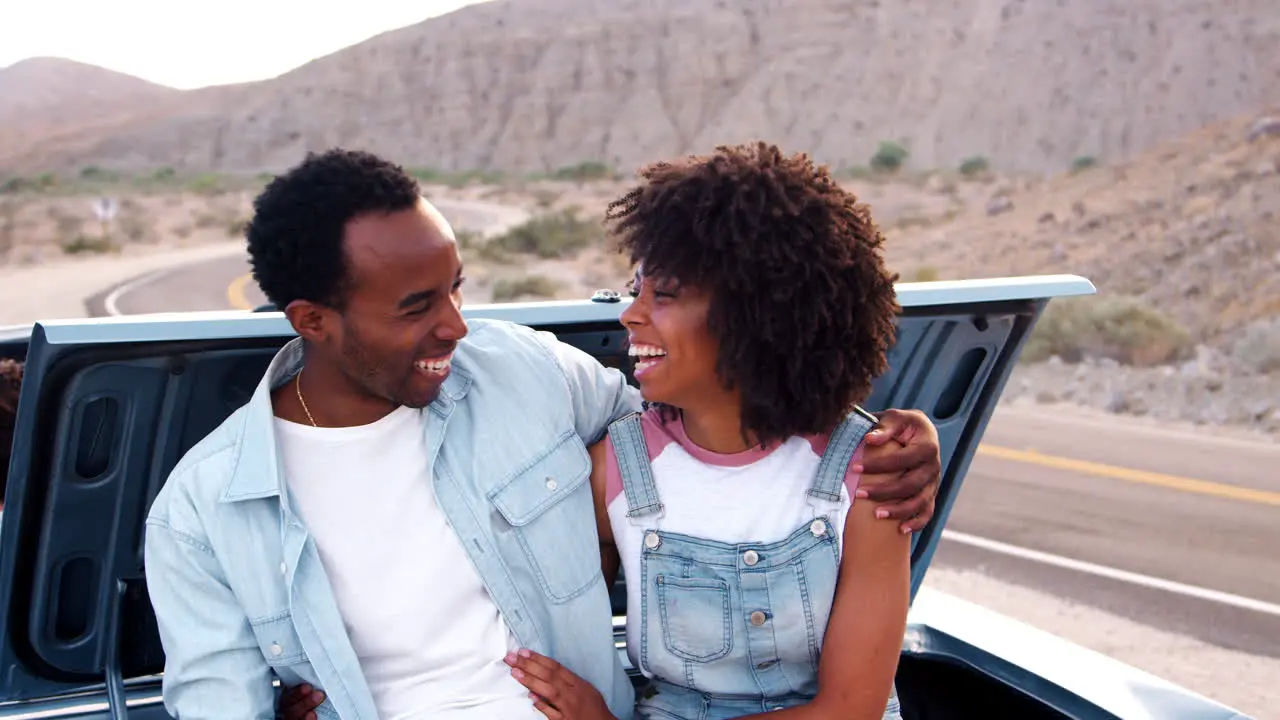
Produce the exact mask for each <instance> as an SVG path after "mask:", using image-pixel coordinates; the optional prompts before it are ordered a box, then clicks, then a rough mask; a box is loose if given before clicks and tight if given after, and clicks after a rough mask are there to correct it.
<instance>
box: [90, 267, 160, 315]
mask: <svg viewBox="0 0 1280 720" xmlns="http://www.w3.org/2000/svg"><path fill="white" fill-rule="evenodd" d="M172 269H173V268H165V269H164V270H154V271H152V272H149V273H147V274H145V275H141V276H138V277H136V278H134V279H132V280H130V281H129V282H127V283H125V284H123V285H120V286H118V287H117V288H116V289H115V290H112V291H111V292H109V293H107V296H106V297H105V298H104V299H103V300H102V309H103V310H106V311H107V314H108V315H113V316H114V315H123V314H124V313H122V312H120V304H119V303H120V298H122V297H124V296H125V294H127V293H130V292H133V291H134V290H137V289H138V288H140V287H142V286H143V285H146V284H147V283H149V282H151V281H152V280H155V279H156V278H158V277H160V276H161V275H163V274H165V273H166V272H169V271H170V270H172Z"/></svg>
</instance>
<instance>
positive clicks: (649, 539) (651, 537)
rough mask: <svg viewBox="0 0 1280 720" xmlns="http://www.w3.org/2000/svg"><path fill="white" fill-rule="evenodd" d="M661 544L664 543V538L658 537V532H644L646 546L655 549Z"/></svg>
mask: <svg viewBox="0 0 1280 720" xmlns="http://www.w3.org/2000/svg"><path fill="white" fill-rule="evenodd" d="M660 544H662V539H661V538H659V537H658V533H656V532H652V531H650V532H647V533H645V534H644V546H645V547H647V548H649V549H650V550H652V549H654V548H656V547H658V545H660Z"/></svg>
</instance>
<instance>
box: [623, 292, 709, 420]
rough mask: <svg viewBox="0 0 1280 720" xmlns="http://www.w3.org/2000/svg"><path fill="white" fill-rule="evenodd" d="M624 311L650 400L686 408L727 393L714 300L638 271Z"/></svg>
mask: <svg viewBox="0 0 1280 720" xmlns="http://www.w3.org/2000/svg"><path fill="white" fill-rule="evenodd" d="M631 295H632V297H633V298H635V299H634V300H633V301H632V303H631V306H630V307H628V308H627V309H626V310H624V311H623V312H622V315H621V320H622V324H623V325H624V326H625V327H626V328H627V337H628V340H629V343H630V346H631V349H630V352H631V356H632V357H633V358H634V359H635V363H636V364H635V378H636V382H638V383H639V384H640V391H641V393H642V394H643V395H644V399H645V400H648V401H649V402H660V403H663V404H665V405H671V406H673V407H679V408H684V407H688V406H689V405H691V404H694V405H696V404H699V403H700V402H703V401H706V400H710V399H713V398H724V396H725V394H726V393H727V391H726V390H725V389H724V387H723V384H722V383H721V381H720V378H719V377H718V376H717V374H716V361H717V358H718V357H719V351H720V346H719V343H718V342H717V341H716V339H715V337H714V336H713V335H712V334H711V329H710V328H709V327H708V325H707V317H708V311H709V309H710V307H711V297H710V296H709V295H708V294H707V293H706V292H704V291H702V290H700V289H698V288H696V287H693V286H691V285H688V284H684V285H681V284H680V283H678V282H676V281H675V280H672V279H669V278H664V277H657V276H646V275H644V274H643V272H641V271H637V272H636V276H635V280H634V282H633V284H632V288H631Z"/></svg>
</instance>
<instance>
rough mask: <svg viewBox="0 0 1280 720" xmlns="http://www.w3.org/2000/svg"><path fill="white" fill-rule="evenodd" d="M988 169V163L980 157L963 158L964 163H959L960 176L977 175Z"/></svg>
mask: <svg viewBox="0 0 1280 720" xmlns="http://www.w3.org/2000/svg"><path fill="white" fill-rule="evenodd" d="M990 169H991V164H990V163H988V162H987V159H986V158H984V157H982V156H981V155H974V156H973V157H969V158H965V159H964V162H962V163H960V174H961V175H977V174H978V173H984V172H986V171H987V170H990Z"/></svg>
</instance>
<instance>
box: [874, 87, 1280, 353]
mask: <svg viewBox="0 0 1280 720" xmlns="http://www.w3.org/2000/svg"><path fill="white" fill-rule="evenodd" d="M1275 110H1276V112H1275V113H1273V114H1272V115H1270V116H1267V115H1263V116H1259V115H1258V114H1250V115H1247V116H1242V117H1239V118H1233V119H1231V120H1226V121H1222V122H1218V123H1214V124H1211V125H1209V126H1207V127H1205V128H1201V129H1200V130H1197V131H1195V132H1192V133H1189V134H1187V135H1184V136H1182V137H1180V138H1178V139H1176V140H1172V141H1168V142H1165V143H1162V144H1160V145H1158V146H1156V147H1154V148H1152V149H1151V150H1149V151H1147V152H1146V153H1143V154H1141V155H1139V156H1138V157H1136V158H1134V159H1133V160H1131V161H1128V162H1124V163H1118V164H1116V165H1113V166H1109V167H1097V168H1091V169H1087V170H1082V171H1080V172H1077V173H1070V174H1064V175H1062V176H1060V177H1057V178H1054V179H1052V180H1049V181H1047V182H1043V183H1029V186H1023V187H1019V186H1018V185H1017V184H1015V183H1013V182H1008V181H1006V182H999V181H997V182H993V183H991V184H990V186H989V190H988V192H989V197H990V200H989V202H987V203H986V204H985V205H976V206H975V205H970V206H969V209H968V210H967V211H966V212H965V214H964V215H962V216H961V217H958V218H956V219H955V220H954V221H952V222H950V223H946V224H940V225H936V226H934V227H929V228H917V229H912V230H906V231H902V232H899V233H898V234H897V235H896V236H891V237H890V239H891V242H890V249H889V256H890V259H891V260H892V261H893V262H894V264H895V265H896V266H897V267H899V268H902V270H903V275H904V277H907V278H908V279H910V278H911V277H912V276H913V275H916V274H918V273H919V272H920V270H921V269H922V268H923V267H926V266H927V267H928V268H929V273H928V274H930V275H932V274H934V273H936V274H938V275H940V276H941V277H943V278H959V277H991V276H999V275H1009V274H1024V273H1043V272H1072V273H1079V274H1081V275H1084V276H1086V277H1088V278H1089V279H1090V280H1092V281H1093V282H1094V284H1096V285H1097V286H1098V290H1099V295H1100V296H1101V295H1108V296H1133V297H1137V298H1139V299H1140V300H1141V301H1143V304H1144V305H1146V306H1148V307H1151V308H1156V309H1158V310H1159V311H1160V312H1162V313H1166V314H1168V315H1171V316H1173V317H1174V318H1176V319H1177V320H1178V321H1179V322H1180V323H1181V324H1182V325H1183V326H1184V327H1185V328H1186V329H1187V330H1188V331H1190V333H1191V336H1192V339H1193V340H1194V341H1195V342H1200V343H1207V344H1212V345H1216V346H1220V347H1225V346H1226V344H1227V343H1229V342H1230V341H1234V340H1235V339H1236V336H1237V335H1239V334H1240V332H1241V331H1242V328H1244V327H1245V326H1247V325H1249V324H1250V323H1253V322H1255V321H1258V320H1260V319H1267V318H1271V317H1275V316H1280V106H1278V107H1276V108H1275ZM872 209H873V211H874V206H873V208H872Z"/></svg>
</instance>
